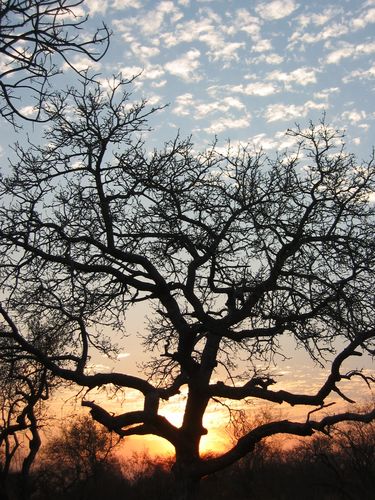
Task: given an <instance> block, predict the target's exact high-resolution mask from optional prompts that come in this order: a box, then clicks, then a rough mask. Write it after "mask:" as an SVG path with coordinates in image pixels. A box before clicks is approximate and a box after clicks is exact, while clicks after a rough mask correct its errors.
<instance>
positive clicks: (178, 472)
mask: <svg viewBox="0 0 375 500" xmlns="http://www.w3.org/2000/svg"><path fill="white" fill-rule="evenodd" d="M173 475H174V484H173V486H172V492H171V493H172V494H171V499H173V500H196V499H197V498H198V493H199V484H200V478H199V477H197V476H196V474H194V473H193V467H192V466H191V465H190V466H189V465H186V464H180V463H178V462H176V464H175V465H174V466H173Z"/></svg>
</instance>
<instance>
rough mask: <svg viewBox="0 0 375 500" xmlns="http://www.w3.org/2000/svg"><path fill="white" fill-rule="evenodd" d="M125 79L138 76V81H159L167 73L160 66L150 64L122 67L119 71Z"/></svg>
mask: <svg viewBox="0 0 375 500" xmlns="http://www.w3.org/2000/svg"><path fill="white" fill-rule="evenodd" d="M119 72H120V73H121V74H122V76H123V77H124V78H127V79H131V78H134V77H135V76H138V75H139V76H138V81H141V80H157V79H158V78H161V77H162V76H164V74H165V71H164V69H163V67H162V66H160V65H159V64H148V65H146V66H145V67H142V66H122V67H121V68H120V70H119Z"/></svg>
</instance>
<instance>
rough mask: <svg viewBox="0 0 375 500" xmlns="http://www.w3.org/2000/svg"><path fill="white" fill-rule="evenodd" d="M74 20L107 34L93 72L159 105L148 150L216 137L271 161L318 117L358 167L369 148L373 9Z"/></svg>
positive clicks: (114, 5) (347, 6)
mask: <svg viewBox="0 0 375 500" xmlns="http://www.w3.org/2000/svg"><path fill="white" fill-rule="evenodd" d="M85 8H86V9H88V12H89V14H90V23H92V24H93V25H95V24H96V25H97V24H99V22H100V21H101V20H104V21H105V22H106V24H107V25H108V26H109V27H110V28H111V29H112V30H113V37H112V44H111V48H110V51H109V53H108V54H107V56H106V57H105V58H104V59H103V60H102V62H101V63H99V64H98V65H96V67H94V68H92V69H93V70H95V71H98V72H101V73H102V76H103V77H104V76H106V75H108V76H109V75H111V74H113V73H119V72H122V74H123V75H125V76H128V77H131V76H133V75H135V74H138V73H141V75H140V77H139V78H138V79H137V81H136V82H135V85H134V88H135V91H136V92H135V94H134V95H135V97H140V96H142V97H146V98H147V99H148V100H149V102H150V104H151V105H156V104H159V105H163V104H166V103H168V104H169V107H168V109H167V110H165V111H163V112H162V113H161V114H159V115H158V116H157V119H154V120H153V122H152V125H153V126H154V127H155V136H154V140H156V139H155V138H156V137H157V139H158V140H160V139H161V140H165V139H170V138H172V137H173V136H174V135H175V134H176V130H177V129H179V130H180V132H181V134H182V135H183V136H184V135H189V134H191V133H192V134H193V140H194V141H195V142H196V143H197V145H198V146H201V145H204V144H207V143H209V142H211V141H212V139H213V137H214V136H215V135H217V136H218V138H219V140H226V139H228V138H230V139H231V140H232V141H238V140H240V141H245V142H247V141H250V142H255V143H256V144H257V145H261V146H262V147H263V148H264V149H266V150H275V149H280V148H281V147H283V146H285V145H288V142H287V141H286V138H285V135H284V131H285V130H286V129H287V128H288V127H290V126H293V124H294V123H295V122H298V123H300V124H301V125H305V124H307V123H308V121H309V120H310V119H312V120H314V121H316V120H318V119H319V118H320V117H321V116H322V113H323V112H326V114H327V121H328V122H329V123H330V124H333V125H335V126H337V127H339V128H345V129H346V130H347V134H348V142H349V144H350V149H351V150H353V151H355V152H357V153H358V154H359V155H360V156H364V157H367V155H368V153H369V152H370V150H371V147H372V145H373V143H374V142H375V141H374V120H375V105H374V102H375V100H374V89H375V61H374V56H375V36H374V35H375V0H341V1H333V2H329V1H328V2H326V1H306V0H273V1H241V0H213V1H211V0H174V1H172V0H162V1H151V0H88V1H87V2H86V7H85ZM76 62H77V64H79V65H80V66H84V65H85V61H84V60H82V59H80V60H77V61H76ZM289 140H290V139H289Z"/></svg>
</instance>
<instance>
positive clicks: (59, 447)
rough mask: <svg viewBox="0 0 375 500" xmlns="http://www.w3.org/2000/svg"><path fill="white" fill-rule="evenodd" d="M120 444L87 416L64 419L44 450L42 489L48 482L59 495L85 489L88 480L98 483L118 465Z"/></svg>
mask: <svg viewBox="0 0 375 500" xmlns="http://www.w3.org/2000/svg"><path fill="white" fill-rule="evenodd" d="M119 442H120V438H119V437H118V436H116V435H112V434H110V433H108V431H107V430H106V429H105V428H104V427H103V426H101V425H99V424H98V423H97V422H95V421H94V420H93V419H92V418H91V417H90V416H88V415H80V416H77V415H76V416H74V417H72V418H66V419H64V421H63V422H62V423H61V429H60V432H59V433H58V434H56V435H55V436H53V437H52V438H51V440H50V441H49V442H48V443H47V445H46V447H45V448H44V452H43V458H42V462H41V467H40V469H41V471H40V472H39V475H40V476H41V479H42V481H43V483H42V484H43V488H44V489H45V488H46V486H47V485H46V482H47V483H48V487H49V488H51V491H50V493H51V494H57V493H58V492H66V491H69V490H71V489H72V488H74V487H79V486H81V487H82V485H83V486H84V483H85V482H87V481H88V480H92V481H94V484H95V483H96V482H97V481H98V480H100V475H101V474H103V473H104V472H106V470H109V469H110V468H111V466H112V468H113V467H114V466H115V465H116V461H115V457H114V450H115V448H116V446H117V445H118V444H119ZM43 471H44V472H43Z"/></svg>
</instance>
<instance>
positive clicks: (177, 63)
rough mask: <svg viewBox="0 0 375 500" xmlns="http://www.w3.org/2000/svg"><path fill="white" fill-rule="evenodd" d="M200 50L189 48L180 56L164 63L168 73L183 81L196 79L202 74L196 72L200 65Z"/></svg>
mask: <svg viewBox="0 0 375 500" xmlns="http://www.w3.org/2000/svg"><path fill="white" fill-rule="evenodd" d="M200 55H201V53H200V51H199V50H198V49H191V50H189V51H188V52H186V54H184V55H182V56H181V57H179V58H177V59H174V60H173V61H170V62H168V63H166V64H165V65H164V68H165V69H166V71H168V73H170V74H171V75H173V76H177V77H179V78H181V79H182V80H185V81H193V82H194V81H195V82H196V81H198V80H200V79H201V78H202V76H201V75H200V74H199V73H198V68H199V67H200V65H201V63H200V60H199V58H200Z"/></svg>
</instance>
